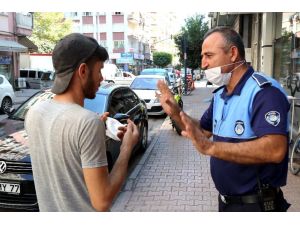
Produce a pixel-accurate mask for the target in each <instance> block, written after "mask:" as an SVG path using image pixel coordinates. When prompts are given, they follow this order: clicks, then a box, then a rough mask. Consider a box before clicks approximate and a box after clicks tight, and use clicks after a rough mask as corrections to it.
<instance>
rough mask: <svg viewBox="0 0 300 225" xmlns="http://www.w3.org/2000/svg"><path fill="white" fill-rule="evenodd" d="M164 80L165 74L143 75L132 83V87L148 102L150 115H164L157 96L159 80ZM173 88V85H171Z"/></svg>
mask: <svg viewBox="0 0 300 225" xmlns="http://www.w3.org/2000/svg"><path fill="white" fill-rule="evenodd" d="M158 80H164V81H165V82H166V83H168V81H167V80H166V77H165V76H162V75H143V76H137V77H136V78H135V79H134V80H133V82H132V83H131V85H130V88H131V89H132V90H133V91H134V92H135V93H136V94H137V95H138V96H139V98H141V99H143V100H144V101H145V102H146V105H147V110H148V115H164V114H165V111H164V110H163V108H162V106H161V104H160V102H159V100H158V98H157V97H156V96H155V93H156V91H157V90H158V88H157V81H158ZM170 88H171V86H170Z"/></svg>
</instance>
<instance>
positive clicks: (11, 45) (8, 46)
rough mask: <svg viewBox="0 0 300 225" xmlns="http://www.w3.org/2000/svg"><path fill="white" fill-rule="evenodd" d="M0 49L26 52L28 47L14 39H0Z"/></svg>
mask: <svg viewBox="0 0 300 225" xmlns="http://www.w3.org/2000/svg"><path fill="white" fill-rule="evenodd" d="M0 51H2V52H27V51H28V48H27V47H25V46H23V45H21V44H19V43H18V42H15V41H8V40H0Z"/></svg>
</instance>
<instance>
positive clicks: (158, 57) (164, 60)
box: [153, 52, 173, 67]
mask: <svg viewBox="0 0 300 225" xmlns="http://www.w3.org/2000/svg"><path fill="white" fill-rule="evenodd" d="M172 59H173V56H172V54H170V53H167V52H154V53H153V63H154V64H155V65H156V66H158V67H166V66H167V65H169V64H170V63H171V62H172Z"/></svg>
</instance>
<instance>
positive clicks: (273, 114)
mask: <svg viewBox="0 0 300 225" xmlns="http://www.w3.org/2000/svg"><path fill="white" fill-rule="evenodd" d="M265 119H266V121H267V122H268V123H269V124H271V125H273V126H275V127H276V126H277V125H278V124H279V123H280V113H279V112H277V111H270V112H267V113H266V115H265Z"/></svg>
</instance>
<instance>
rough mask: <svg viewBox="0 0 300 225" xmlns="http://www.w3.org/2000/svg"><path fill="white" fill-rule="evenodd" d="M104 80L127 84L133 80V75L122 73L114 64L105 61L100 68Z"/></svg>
mask: <svg viewBox="0 0 300 225" xmlns="http://www.w3.org/2000/svg"><path fill="white" fill-rule="evenodd" d="M101 73H102V76H103V79H104V81H106V82H108V83H115V84H120V85H125V86H129V85H130V84H131V82H132V81H133V79H134V77H133V75H130V76H129V75H128V74H126V73H123V72H122V71H121V70H120V69H119V68H118V67H117V66H116V65H115V64H110V63H105V64H104V67H103V69H102V70H101Z"/></svg>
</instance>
